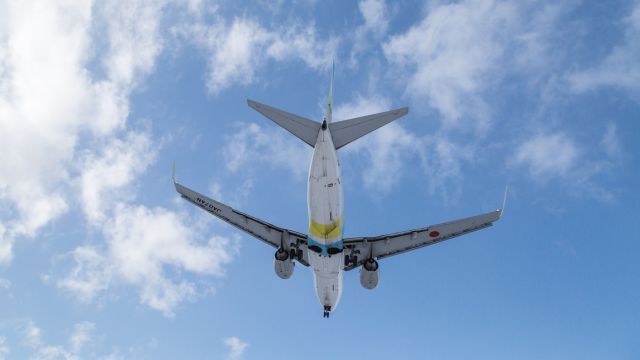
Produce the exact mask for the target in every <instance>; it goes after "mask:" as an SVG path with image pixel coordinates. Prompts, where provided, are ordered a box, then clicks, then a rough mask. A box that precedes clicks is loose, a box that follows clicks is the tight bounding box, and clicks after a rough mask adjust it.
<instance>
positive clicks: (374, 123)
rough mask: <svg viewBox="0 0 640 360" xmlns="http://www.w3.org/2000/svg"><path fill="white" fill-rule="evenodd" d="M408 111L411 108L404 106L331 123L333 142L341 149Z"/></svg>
mask: <svg viewBox="0 0 640 360" xmlns="http://www.w3.org/2000/svg"><path fill="white" fill-rule="evenodd" d="M408 112H409V108H408V107H403V108H401V109H396V110H391V111H386V112H383V113H378V114H373V115H367V116H362V117H357V118H353V119H349V120H344V121H339V122H335V123H331V124H329V129H330V130H331V136H332V137H333V144H334V145H335V147H336V149H340V148H341V147H343V146H345V145H347V144H348V143H350V142H352V141H354V140H357V139H359V138H361V137H363V136H365V135H367V134H368V133H370V132H372V131H374V130H376V129H378V128H380V127H382V126H384V125H387V124H388V123H390V122H392V121H393V120H396V119H398V118H401V117H403V116H404V115H407V113H408Z"/></svg>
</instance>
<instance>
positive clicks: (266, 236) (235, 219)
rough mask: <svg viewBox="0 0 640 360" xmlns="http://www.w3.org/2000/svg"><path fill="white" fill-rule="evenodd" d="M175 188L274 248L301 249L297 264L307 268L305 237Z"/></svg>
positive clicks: (205, 208) (200, 205)
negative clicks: (300, 256)
mask: <svg viewBox="0 0 640 360" xmlns="http://www.w3.org/2000/svg"><path fill="white" fill-rule="evenodd" d="M175 186H176V190H177V191H178V192H179V193H180V195H182V197H183V198H184V199H186V200H187V201H189V202H190V203H192V204H194V205H197V206H198V207H200V208H201V209H203V210H205V211H207V212H208V213H210V214H211V215H214V216H216V217H218V218H219V219H222V220H224V221H226V222H227V223H229V224H231V225H233V226H235V227H236V228H238V229H240V230H242V231H244V232H245V233H247V234H249V235H251V236H253V237H255V238H257V239H259V240H261V241H262V242H264V243H266V244H268V245H271V246H273V247H274V248H279V247H281V246H282V247H284V249H285V250H289V249H290V248H291V247H295V248H299V249H302V258H301V259H299V260H298V262H300V263H301V264H302V265H304V266H309V262H308V255H307V246H306V244H307V237H306V235H304V234H302V233H299V232H297V231H293V230H288V229H284V228H281V227H278V226H275V225H272V224H270V223H268V222H266V221H264V220H260V219H258V218H255V217H253V216H251V215H247V214H245V213H243V212H240V211H238V210H235V209H233V208H232V207H230V206H227V205H225V204H223V203H221V202H219V201H215V200H213V199H210V198H209V197H207V196H204V195H202V194H200V193H198V192H195V191H193V190H191V189H189V188H187V187H185V186H182V185H180V184H178V183H175Z"/></svg>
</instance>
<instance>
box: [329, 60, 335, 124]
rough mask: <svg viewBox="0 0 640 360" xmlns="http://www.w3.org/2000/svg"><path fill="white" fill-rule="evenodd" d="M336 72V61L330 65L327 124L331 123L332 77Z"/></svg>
mask: <svg viewBox="0 0 640 360" xmlns="http://www.w3.org/2000/svg"><path fill="white" fill-rule="evenodd" d="M335 72H336V61H335V60H334V61H333V62H332V63H331V82H330V83H329V101H327V122H329V123H330V122H331V114H332V112H333V111H332V108H333V104H332V103H333V75H334V74H335Z"/></svg>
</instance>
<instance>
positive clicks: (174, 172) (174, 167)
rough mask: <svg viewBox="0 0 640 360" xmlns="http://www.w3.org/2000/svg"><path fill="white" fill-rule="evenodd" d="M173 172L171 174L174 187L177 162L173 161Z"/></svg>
mask: <svg viewBox="0 0 640 360" xmlns="http://www.w3.org/2000/svg"><path fill="white" fill-rule="evenodd" d="M172 170H173V171H172V172H171V179H172V180H173V185H175V184H176V161H175V160H173V169H172Z"/></svg>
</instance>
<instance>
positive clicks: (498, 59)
mask: <svg viewBox="0 0 640 360" xmlns="http://www.w3.org/2000/svg"><path fill="white" fill-rule="evenodd" d="M517 15H518V14H517V9H516V8H515V6H514V5H512V4H510V3H504V2H495V1H492V0H487V1H463V2H456V3H446V4H439V5H436V6H433V7H431V8H430V9H429V13H428V15H427V16H426V17H425V18H424V19H423V20H422V21H421V22H420V23H419V24H417V25H414V26H412V27H411V28H410V29H409V30H408V31H407V32H406V33H403V34H399V35H396V36H393V37H391V39H390V40H389V41H387V42H386V43H385V44H384V45H383V49H384V53H385V56H386V57H387V59H388V61H389V62H390V63H391V65H392V66H395V67H398V68H399V70H400V72H403V73H406V74H407V87H406V92H407V94H408V95H410V96H412V97H414V98H415V99H416V101H418V102H423V101H424V100H423V99H426V101H427V102H428V103H429V104H430V106H431V107H433V108H435V109H437V110H438V111H439V112H440V113H441V114H442V115H443V123H444V125H446V126H448V127H455V126H459V125H460V120H461V119H462V118H469V119H471V121H469V122H468V123H465V125H466V126H468V127H469V128H472V129H477V130H482V129H484V128H486V126H487V122H488V115H489V114H488V110H487V106H486V104H485V102H484V101H483V99H482V97H481V95H482V93H483V91H484V90H485V89H486V88H488V87H489V86H490V85H491V84H494V83H495V82H496V81H497V79H498V72H499V71H503V67H502V66H501V64H503V63H504V58H503V55H504V53H505V52H506V46H507V39H508V35H511V34H512V32H513V28H514V25H515V24H517V22H518V20H517V19H518V16H517Z"/></svg>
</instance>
